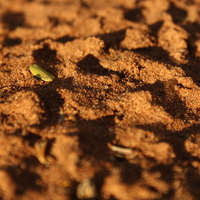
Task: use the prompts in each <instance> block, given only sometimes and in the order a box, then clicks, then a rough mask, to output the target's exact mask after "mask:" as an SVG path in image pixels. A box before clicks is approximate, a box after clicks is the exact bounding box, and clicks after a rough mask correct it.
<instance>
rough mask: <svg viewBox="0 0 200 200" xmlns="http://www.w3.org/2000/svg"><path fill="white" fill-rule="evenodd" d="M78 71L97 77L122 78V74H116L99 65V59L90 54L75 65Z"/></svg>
mask: <svg viewBox="0 0 200 200" xmlns="http://www.w3.org/2000/svg"><path fill="white" fill-rule="evenodd" d="M77 67H78V71H79V72H81V73H82V74H84V75H86V74H96V75H98V76H111V75H117V76H119V78H120V79H122V78H124V77H125V75H124V73H123V72H120V73H119V72H118V71H114V70H110V69H106V68H104V67H103V66H102V65H101V64H100V63H99V59H98V58H96V57H95V56H94V55H92V54H88V55H87V56H85V57H84V58H83V59H82V60H80V61H79V62H78V63H77Z"/></svg>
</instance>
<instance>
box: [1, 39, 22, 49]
mask: <svg viewBox="0 0 200 200" xmlns="http://www.w3.org/2000/svg"><path fill="white" fill-rule="evenodd" d="M21 43H22V40H21V39H20V38H9V37H6V38H5V40H4V41H3V46H4V47H13V46H16V45H19V44H21Z"/></svg>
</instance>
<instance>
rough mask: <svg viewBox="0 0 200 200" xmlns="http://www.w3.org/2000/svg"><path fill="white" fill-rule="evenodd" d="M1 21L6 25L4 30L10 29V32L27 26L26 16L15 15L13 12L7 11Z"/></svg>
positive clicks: (19, 13) (18, 13)
mask: <svg viewBox="0 0 200 200" xmlns="http://www.w3.org/2000/svg"><path fill="white" fill-rule="evenodd" d="M1 20H2V22H3V23H4V28H7V29H9V30H10V31H13V30H15V29H16V28H17V27H23V26H24V25H25V16H24V14H23V13H22V12H16V13H15V12H12V11H6V12H5V13H4V14H3V15H2V17H1Z"/></svg>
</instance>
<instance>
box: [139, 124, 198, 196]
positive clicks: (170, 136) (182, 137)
mask: <svg viewBox="0 0 200 200" xmlns="http://www.w3.org/2000/svg"><path fill="white" fill-rule="evenodd" d="M137 127H138V128H141V129H143V130H148V131H152V132H154V134H155V136H157V137H158V138H159V142H166V143H168V144H169V145H170V146H172V147H173V151H174V153H175V158H174V161H173V163H172V164H171V165H165V166H163V165H156V166H155V167H153V168H151V170H152V171H153V172H155V171H159V172H160V173H161V174H162V175H161V178H162V179H163V180H164V181H166V182H167V183H171V182H172V181H173V177H174V176H175V174H176V172H175V171H174V170H173V167H174V166H176V165H177V166H179V167H180V168H181V169H182V172H185V176H186V180H187V182H186V185H187V188H188V189H189V190H190V192H191V194H192V195H193V197H194V199H198V198H199V195H200V191H199V183H200V176H199V173H198V170H197V169H196V168H195V167H193V165H192V161H198V162H199V161H200V159H199V158H198V157H196V156H192V155H191V154H190V153H189V152H188V151H186V149H185V141H186V140H187V139H188V138H189V137H190V136H191V135H196V134H197V133H199V128H200V125H199V124H198V125H192V126H190V127H188V128H185V129H183V130H181V131H176V132H174V131H173V132H171V131H167V128H166V127H165V125H164V124H161V123H157V124H147V125H138V126H137ZM186 163H187V164H186Z"/></svg>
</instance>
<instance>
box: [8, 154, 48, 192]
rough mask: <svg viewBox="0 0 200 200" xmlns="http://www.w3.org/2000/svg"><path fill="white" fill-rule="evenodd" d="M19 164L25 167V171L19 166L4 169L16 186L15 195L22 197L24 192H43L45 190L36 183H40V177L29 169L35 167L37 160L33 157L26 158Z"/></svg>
mask: <svg viewBox="0 0 200 200" xmlns="http://www.w3.org/2000/svg"><path fill="white" fill-rule="evenodd" d="M21 163H24V164H25V165H26V168H25V169H22V168H21V167H20V166H8V167H6V169H5V171H6V172H8V174H9V175H10V177H11V178H12V180H13V181H14V183H15V184H16V191H15V192H16V194H17V195H23V194H24V193H25V191H26V190H34V191H38V192H39V191H42V190H44V189H45V188H43V187H42V186H41V185H39V184H37V181H39V180H40V181H42V180H41V178H40V176H39V175H38V174H36V173H34V172H32V170H31V169H30V168H32V167H36V166H37V164H38V161H37V159H36V158H35V157H29V158H27V157H26V158H24V159H23V160H22V161H21Z"/></svg>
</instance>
